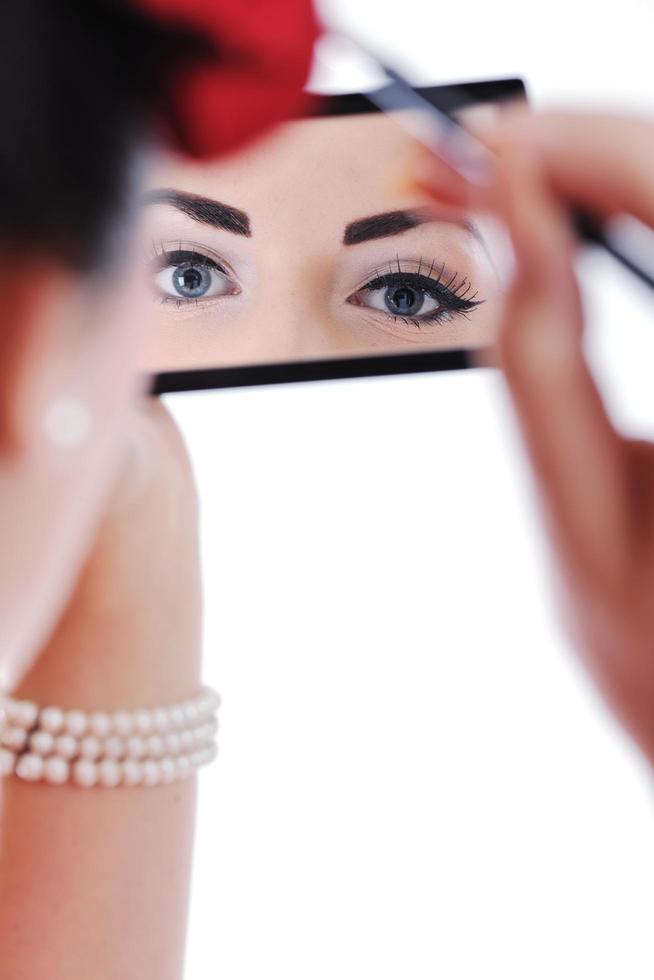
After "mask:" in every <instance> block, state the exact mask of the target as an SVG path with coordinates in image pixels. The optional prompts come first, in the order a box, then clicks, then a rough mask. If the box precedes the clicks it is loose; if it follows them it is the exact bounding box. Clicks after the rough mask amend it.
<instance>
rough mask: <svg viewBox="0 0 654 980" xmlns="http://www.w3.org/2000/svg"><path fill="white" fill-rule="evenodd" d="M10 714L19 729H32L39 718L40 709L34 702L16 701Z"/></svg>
mask: <svg viewBox="0 0 654 980" xmlns="http://www.w3.org/2000/svg"><path fill="white" fill-rule="evenodd" d="M8 714H9V717H10V719H11V720H12V721H13V722H14V724H15V725H18V727H19V728H32V727H33V725H34V722H35V721H36V719H37V718H38V716H39V708H38V705H36V704H34V702H33V701H14V702H13V704H12V706H11V708H10V710H9V712H8Z"/></svg>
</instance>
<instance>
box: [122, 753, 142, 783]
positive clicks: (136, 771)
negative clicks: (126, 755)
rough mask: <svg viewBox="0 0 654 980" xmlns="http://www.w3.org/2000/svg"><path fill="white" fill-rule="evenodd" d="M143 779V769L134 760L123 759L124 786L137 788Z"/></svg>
mask: <svg viewBox="0 0 654 980" xmlns="http://www.w3.org/2000/svg"><path fill="white" fill-rule="evenodd" d="M142 779H143V767H142V766H141V763H140V762H137V761H136V759H125V761H124V762H123V782H124V783H125V785H126V786H138V784H139V783H140V782H141V781H142Z"/></svg>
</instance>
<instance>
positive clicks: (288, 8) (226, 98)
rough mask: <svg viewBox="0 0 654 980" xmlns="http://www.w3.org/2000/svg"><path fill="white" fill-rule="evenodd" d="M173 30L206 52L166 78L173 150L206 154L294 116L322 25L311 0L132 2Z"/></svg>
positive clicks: (301, 104)
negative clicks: (193, 38)
mask: <svg viewBox="0 0 654 980" xmlns="http://www.w3.org/2000/svg"><path fill="white" fill-rule="evenodd" d="M135 3H136V6H137V7H140V8H141V10H143V11H145V12H146V13H147V14H149V15H150V16H151V17H153V18H154V19H155V20H157V21H158V22H159V23H161V24H162V25H163V26H165V27H166V28H170V29H172V31H175V30H179V31H180V32H182V33H183V34H184V36H185V37H188V35H189V32H192V33H193V34H194V35H195V36H197V38H198V40H199V41H201V42H202V44H203V46H204V47H206V49H207V52H208V53H207V54H206V55H204V56H202V57H199V58H198V59H196V60H193V61H188V60H187V61H186V62H184V63H182V64H181V65H180V67H179V68H178V70H176V72H175V74H174V76H173V79H172V82H171V84H172V91H171V93H170V98H171V103H172V104H171V114H172V122H173V125H174V128H175V131H176V133H175V135H176V138H177V141H178V143H179V148H180V149H182V150H184V151H186V152H187V153H190V154H192V155H193V156H199V157H203V156H211V155H215V154H218V153H224V152H226V151H228V150H233V149H235V148H236V147H238V146H240V145H241V144H242V143H244V142H245V141H246V140H248V139H251V138H252V137H253V136H255V135H257V133H259V132H260V131H262V130H263V129H265V128H267V127H268V126H270V125H273V124H274V123H277V122H281V121H282V120H284V119H288V118H291V117H293V116H296V115H299V114H300V113H302V111H303V110H304V109H305V108H306V107H307V106H308V104H309V102H310V97H309V96H308V95H307V94H306V93H304V92H303V91H302V88H303V85H304V84H305V82H306V80H307V76H308V74H309V68H310V66H311V58H312V53H313V46H314V43H315V41H316V39H317V37H318V35H319V33H320V27H319V24H318V21H317V18H316V15H315V13H314V10H313V6H312V5H311V3H310V0H247V2H244V0H135Z"/></svg>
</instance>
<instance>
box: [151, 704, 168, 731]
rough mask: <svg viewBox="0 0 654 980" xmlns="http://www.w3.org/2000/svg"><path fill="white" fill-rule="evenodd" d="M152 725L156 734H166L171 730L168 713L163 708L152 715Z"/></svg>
mask: <svg viewBox="0 0 654 980" xmlns="http://www.w3.org/2000/svg"><path fill="white" fill-rule="evenodd" d="M152 725H153V728H154V730H155V732H160V733H161V734H165V733H166V732H167V731H168V730H169V728H170V717H169V715H168V712H167V711H164V710H163V708H159V709H157V711H154V712H153V714H152Z"/></svg>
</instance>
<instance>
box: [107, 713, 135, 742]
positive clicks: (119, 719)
mask: <svg viewBox="0 0 654 980" xmlns="http://www.w3.org/2000/svg"><path fill="white" fill-rule="evenodd" d="M112 721H113V728H114V731H115V733H116V735H123V736H125V735H131V734H132V731H133V730H134V721H133V719H132V716H131V715H130V713H129V711H116V713H115V714H114V716H113V718H112Z"/></svg>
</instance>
